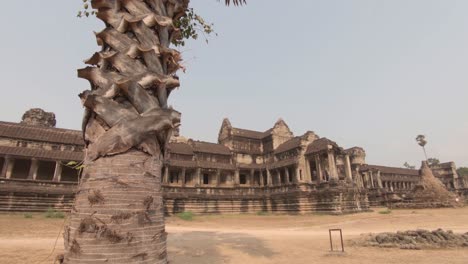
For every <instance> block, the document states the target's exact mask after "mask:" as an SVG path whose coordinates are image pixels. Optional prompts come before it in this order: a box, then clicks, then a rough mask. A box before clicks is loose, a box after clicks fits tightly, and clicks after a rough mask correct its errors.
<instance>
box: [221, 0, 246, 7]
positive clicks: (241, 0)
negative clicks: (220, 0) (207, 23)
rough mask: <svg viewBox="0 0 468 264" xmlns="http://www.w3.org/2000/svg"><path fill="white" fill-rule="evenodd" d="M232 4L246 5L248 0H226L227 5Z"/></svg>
mask: <svg viewBox="0 0 468 264" xmlns="http://www.w3.org/2000/svg"><path fill="white" fill-rule="evenodd" d="M231 2H232V4H234V5H235V6H238V5H246V4H247V0H226V5H230V4H231Z"/></svg>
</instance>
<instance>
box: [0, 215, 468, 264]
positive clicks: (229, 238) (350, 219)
mask: <svg viewBox="0 0 468 264" xmlns="http://www.w3.org/2000/svg"><path fill="white" fill-rule="evenodd" d="M382 210H384V209H383V208H382V209H375V211H374V212H369V213H360V214H353V215H342V216H331V215H320V214H312V215H299V216H287V215H266V216H259V215H211V216H200V217H195V218H194V220H193V221H184V220H181V219H178V218H177V217H170V218H168V219H167V221H166V222H167V231H168V233H169V237H168V248H169V252H168V253H169V260H170V263H171V264H186V263H190V264H201V263H241V264H248V263H278V264H279V263H281V264H283V263H298V264H299V263H300V264H303V263H330V264H332V263H337V264H338V263H340V264H346V263H350V264H357V263H359V264H361V263H362V264H366V263H369V264H370V263H372V264H375V263H385V264H391V263H398V264H400V263H405V264H412V263H415V264H416V263H421V264H423V263H424V264H445V263H448V264H452V263H453V264H467V263H468V249H467V248H458V249H437V250H402V249H395V248H372V247H359V246H352V245H351V244H352V243H350V241H351V240H354V239H358V238H359V237H360V236H361V234H364V233H370V232H373V233H379V232H395V231H398V230H410V229H418V228H423V229H430V230H433V229H437V228H443V229H447V230H453V231H454V232H456V233H462V232H468V207H465V208H458V209H424V210H393V211H392V212H391V213H390V214H380V213H379V211H382ZM62 223H63V219H47V218H45V217H44V216H43V215H42V214H33V218H25V217H24V215H23V214H2V215H0V263H18V264H19V263H21V264H24V263H28V264H31V263H53V257H49V258H48V259H47V260H46V257H47V256H48V255H49V253H50V252H51V250H52V248H53V247H54V242H55V239H56V237H57V234H58V233H59V232H60V229H61V226H62ZM330 228H342V230H343V235H344V239H345V245H344V246H345V253H344V254H342V253H330V252H329V251H330V242H329V237H328V229H330ZM334 238H335V243H338V242H339V238H338V237H334ZM336 245H338V244H336ZM62 250H63V241H62V239H61V235H60V238H59V240H58V242H57V247H56V250H55V252H54V254H53V256H55V255H56V254H57V253H60V252H61V251H62Z"/></svg>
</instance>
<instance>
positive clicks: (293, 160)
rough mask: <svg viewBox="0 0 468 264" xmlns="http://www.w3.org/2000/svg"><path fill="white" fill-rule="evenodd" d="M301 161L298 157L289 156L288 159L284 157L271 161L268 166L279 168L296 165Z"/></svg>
mask: <svg viewBox="0 0 468 264" xmlns="http://www.w3.org/2000/svg"><path fill="white" fill-rule="evenodd" d="M298 162H299V160H298V159H297V158H296V157H292V158H288V159H283V160H279V161H276V162H274V163H270V164H269V165H268V167H269V168H270V169H277V168H281V167H285V166H290V165H295V164H297V163H298Z"/></svg>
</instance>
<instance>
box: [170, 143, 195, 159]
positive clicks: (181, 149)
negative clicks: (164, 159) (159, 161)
mask: <svg viewBox="0 0 468 264" xmlns="http://www.w3.org/2000/svg"><path fill="white" fill-rule="evenodd" d="M169 152H170V153H175V154H182V155H192V156H193V148H192V146H190V145H189V144H187V143H169Z"/></svg>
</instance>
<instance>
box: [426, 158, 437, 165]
mask: <svg viewBox="0 0 468 264" xmlns="http://www.w3.org/2000/svg"><path fill="white" fill-rule="evenodd" d="M427 163H428V164H429V166H433V165H439V164H440V161H439V159H437V158H428V159H427Z"/></svg>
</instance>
